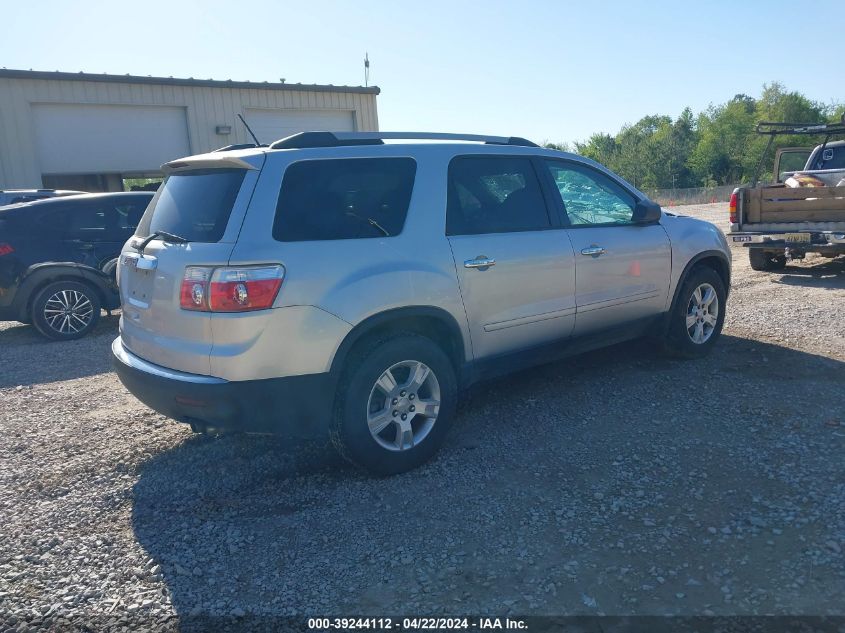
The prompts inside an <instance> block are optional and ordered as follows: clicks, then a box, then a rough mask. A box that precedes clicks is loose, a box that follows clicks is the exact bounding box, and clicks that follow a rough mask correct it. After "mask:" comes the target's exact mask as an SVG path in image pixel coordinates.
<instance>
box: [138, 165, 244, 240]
mask: <svg viewBox="0 0 845 633" xmlns="http://www.w3.org/2000/svg"><path fill="white" fill-rule="evenodd" d="M245 174H246V170H244V169H202V170H194V171H188V172H180V173H178V174H172V175H170V176H168V177H167V179H166V180H165V181H164V183H163V184H162V186H161V188H160V189H159V191H158V192H157V193H156V195H155V197H154V198H153V200H152V202H151V203H150V206H149V207H148V208H147V212H146V213H145V214H144V217H143V219H142V220H141V223H140V224H139V225H138V230H137V231H136V235H140V236H142V237H145V236H147V235H151V234H152V233H153V232H155V231H166V232H168V233H172V234H174V235H178V236H180V237H183V238H185V240H187V241H189V242H219V241H220V238H222V237H223V232H224V231H225V230H226V225H227V224H228V222H229V215H230V214H231V213H232V207H233V206H234V204H235V198H237V196H238V191H240V188H241V183H242V182H243V179H244V175H245Z"/></svg>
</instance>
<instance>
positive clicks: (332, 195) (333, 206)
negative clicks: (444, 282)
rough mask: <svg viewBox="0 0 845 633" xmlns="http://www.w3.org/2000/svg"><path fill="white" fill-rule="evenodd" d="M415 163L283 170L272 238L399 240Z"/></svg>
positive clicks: (321, 164) (343, 162)
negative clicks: (390, 238) (384, 238)
mask: <svg viewBox="0 0 845 633" xmlns="http://www.w3.org/2000/svg"><path fill="white" fill-rule="evenodd" d="M416 169H417V164H416V161H414V160H413V159H412V158H343V159H326V160H307V161H300V162H296V163H293V164H291V165H289V166H288V168H287V169H286V170H285V175H284V179H283V180H282V188H281V191H280V193H279V200H278V204H277V205H276V217H275V220H274V222H273V238H274V239H276V240H278V241H280V242H301V241H310V240H348V239H361V238H383V237H389V236H394V235H398V234H399V233H401V232H402V227H403V226H404V225H405V217H406V216H407V214H408V206H409V204H410V202H411V192H412V190H413V188H414V177H415V175H416Z"/></svg>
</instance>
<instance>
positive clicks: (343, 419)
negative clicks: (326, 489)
mask: <svg viewBox="0 0 845 633" xmlns="http://www.w3.org/2000/svg"><path fill="white" fill-rule="evenodd" d="M457 391H458V390H457V381H456V378H455V369H454V367H453V366H452V362H451V361H450V360H449V357H448V356H447V355H446V354H445V353H444V352H443V350H442V349H441V348H440V346H438V345H437V344H436V343H435V342H434V341H432V340H431V339H428V338H426V337H424V336H420V335H417V334H412V333H401V334H394V335H391V336H389V337H385V338H380V339H376V340H373V341H372V342H370V343H369V344H368V345H367V346H366V347H365V348H364V349H363V350H362V351H361V352H360V353H359V354H356V355H355V356H354V357H352V358H351V359H350V362H349V363H348V366H347V368H346V370H345V371H344V372H343V375H342V376H341V379H340V382H339V385H338V391H337V398H336V400H335V410H334V415H333V419H332V425H331V440H332V443H333V444H334V446H335V448H336V449H337V451H338V452H339V453H340V454H341V455H342V456H343V457H344V458H346V459H347V460H348V461H350V462H352V463H353V464H355V465H356V466H358V467H360V468H363V469H364V470H367V471H369V472H371V473H373V474H377V475H393V474H397V473H401V472H405V471H408V470H412V469H414V468H417V467H418V466H420V465H422V464H423V463H425V462H426V461H428V460H429V459H431V457H432V456H433V455H434V454H435V453H436V452H437V450H438V449H439V448H440V445H441V444H442V443H443V439H444V438H445V436H446V434H447V432H448V431H449V428H450V426H451V425H452V421H453V419H454V416H455V406H456V403H457ZM421 402H422V403H423V405H422V406H420V403H421ZM423 407H424V409H423Z"/></svg>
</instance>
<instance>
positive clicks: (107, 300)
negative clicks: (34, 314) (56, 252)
mask: <svg viewBox="0 0 845 633" xmlns="http://www.w3.org/2000/svg"><path fill="white" fill-rule="evenodd" d="M57 281H74V282H77V283H83V284H85V285H87V286H91V287H92V288H93V289H94V291H95V292H96V293H97V298H98V299H99V300H100V305H101V306H102V307H103V308H106V309H113V308H115V307H117V306H118V305H119V300H117V299H116V297H115V291H114V289H112V288H111V287H110V284H109V282H108V277H107V276H106V275H104V274H103V273H102V272H100V271H98V270H96V269H95V268H90V267H89V266H83V265H80V264H76V263H72V262H69V263H48V264H36V265H35V266H32V267H30V269H29V270H28V271H27V274H26V276H25V278H24V280H23V282H22V283H21V287H20V290H19V291H18V296H20V301H19V304H18V313H19V316H22V317H25V318H28V317H29V313H30V311H31V310H32V302H33V301H34V300H35V297H36V296H37V295H38V293H39V292H40V291H41V290H42V289H43V288H45V287H46V286H48V285H49V284H51V283H55V282H57Z"/></svg>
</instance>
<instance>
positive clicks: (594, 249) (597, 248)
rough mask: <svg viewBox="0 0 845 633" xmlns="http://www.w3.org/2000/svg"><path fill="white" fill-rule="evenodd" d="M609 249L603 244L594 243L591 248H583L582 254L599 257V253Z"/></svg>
mask: <svg viewBox="0 0 845 633" xmlns="http://www.w3.org/2000/svg"><path fill="white" fill-rule="evenodd" d="M606 252H607V251H606V250H605V249H604V248H602V247H601V246H596V245H595V244H593V245H592V246H590V247H589V248H582V249H581V254H582V255H589V256H590V257H598V256H599V255H604V254H605V253H606Z"/></svg>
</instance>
